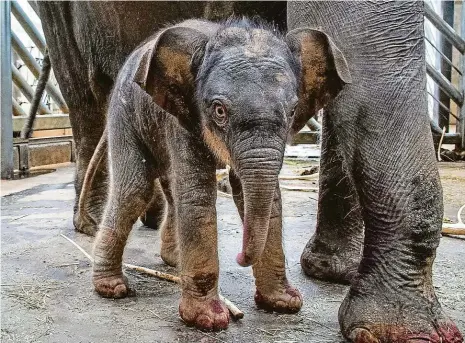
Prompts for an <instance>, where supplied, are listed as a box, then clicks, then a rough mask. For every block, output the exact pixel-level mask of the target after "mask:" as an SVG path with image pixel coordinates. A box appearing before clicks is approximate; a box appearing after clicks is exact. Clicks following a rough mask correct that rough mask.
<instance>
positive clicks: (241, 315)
mask: <svg viewBox="0 0 465 343" xmlns="http://www.w3.org/2000/svg"><path fill="white" fill-rule="evenodd" d="M60 236H62V237H63V238H64V239H66V240H67V241H68V242H70V243H71V244H73V245H74V246H75V247H76V248H78V249H79V250H80V251H81V252H82V253H83V254H84V255H85V256H86V257H87V258H88V259H89V260H90V261H91V262H92V263H93V262H94V260H93V258H92V256H90V255H89V254H88V253H87V252H86V251H85V250H84V249H83V248H81V247H80V246H79V245H78V244H77V243H76V242H75V241H73V240H72V239H71V238H69V237H66V236H65V235H63V234H60ZM123 266H124V267H125V268H127V269H132V270H136V271H138V272H140V273H144V274H147V275H150V276H155V277H157V278H159V279H162V280H165V281H170V282H174V283H177V284H180V283H181V279H180V278H179V277H178V276H175V275H171V274H168V273H163V272H160V271H158V270H154V269H149V268H145V267H140V266H136V265H134V264H129V263H123ZM219 298H220V300H221V301H222V302H223V303H224V304H225V305H226V307H227V308H228V310H229V312H230V313H231V315H232V317H233V319H234V320H238V319H242V318H244V312H242V311H241V310H239V309H238V308H237V306H236V305H234V304H233V303H232V302H231V301H230V300H229V299H227V298H225V297H223V296H222V295H221V294H220V295H219Z"/></svg>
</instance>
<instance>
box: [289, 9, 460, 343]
mask: <svg viewBox="0 0 465 343" xmlns="http://www.w3.org/2000/svg"><path fill="white" fill-rule="evenodd" d="M288 26H289V29H294V28H297V27H303V26H310V27H319V28H321V29H322V30H323V31H325V32H326V33H328V34H329V35H331V36H332V37H334V39H335V42H336V44H337V45H338V46H340V47H341V48H342V51H343V53H344V55H345V56H346V58H347V61H348V64H349V68H350V72H351V74H352V77H353V83H352V84H351V85H348V86H346V87H345V88H344V89H343V91H342V92H341V93H340V94H339V96H338V97H337V99H336V100H335V101H334V102H333V103H332V104H331V105H330V106H328V108H327V109H326V110H325V116H324V120H323V121H324V123H323V142H322V160H321V169H320V174H321V175H320V195H319V197H320V199H319V209H318V222H317V228H316V233H315V235H314V236H313V237H312V238H311V240H310V241H309V242H308V244H307V247H306V248H305V250H304V252H303V254H302V260H301V262H302V268H303V269H304V271H305V272H306V273H307V274H308V275H311V276H314V277H317V278H321V279H325V280H333V281H334V280H336V281H339V282H349V281H352V284H351V288H350V291H349V293H348V295H347V296H346V298H345V300H344V302H343V303H342V305H341V308H340V311H339V322H340V325H341V330H342V333H343V334H344V336H345V337H346V338H347V339H349V340H350V341H352V342H359V343H361V342H383V343H384V342H434V343H439V342H443V343H444V342H448V343H452V342H454V343H456V342H457V343H458V342H463V339H462V336H461V334H460V333H459V331H458V329H457V327H456V326H455V324H454V323H452V322H451V321H450V320H449V319H448V318H447V317H446V316H445V314H444V313H443V311H442V309H441V306H440V304H439V303H438V301H437V299H436V295H435V293H434V288H433V285H432V278H431V274H432V264H433V260H434V257H435V251H436V248H437V246H438V243H439V238H440V231H441V222H442V213H443V207H442V192H441V185H440V181H439V178H438V172H437V167H436V164H435V157H434V152H433V149H432V147H433V144H432V139H431V131H430V128H429V121H428V118H427V115H426V113H427V106H426V96H425V85H426V81H425V80H426V74H425V59H424V49H425V48H424V33H423V3H422V2H412V1H402V2H374V1H373V2H371V1H360V2H347V1H344V2H308V3H302V2H292V3H289V5H288ZM413 156H415V158H413ZM364 227H365V231H364V232H363V228H364ZM363 234H364V235H365V237H364V241H363ZM362 250H363V254H362V255H361V254H360V253H361V251H362ZM360 258H361V260H360ZM359 262H360V265H359Z"/></svg>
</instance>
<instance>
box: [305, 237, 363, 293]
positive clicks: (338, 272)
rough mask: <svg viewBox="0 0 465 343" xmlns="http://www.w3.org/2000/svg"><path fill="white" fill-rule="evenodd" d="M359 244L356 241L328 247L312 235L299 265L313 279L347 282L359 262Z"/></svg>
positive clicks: (349, 280) (353, 275) (352, 276)
mask: <svg viewBox="0 0 465 343" xmlns="http://www.w3.org/2000/svg"><path fill="white" fill-rule="evenodd" d="M360 244H361V243H359V242H357V243H355V244H347V245H345V246H343V245H341V246H340V247H338V249H330V248H328V246H327V245H325V244H322V243H321V242H318V240H317V237H315V236H314V237H313V238H312V239H310V241H309V242H308V243H307V245H306V246H305V249H304V251H303V252H302V255H301V256H300V264H301V267H302V269H303V271H304V272H305V274H306V275H308V276H310V277H313V278H315V279H320V280H325V281H331V282H337V283H342V284H349V283H350V282H351V281H352V279H353V278H354V277H355V275H356V274H357V269H358V265H359V264H360V258H361V256H360Z"/></svg>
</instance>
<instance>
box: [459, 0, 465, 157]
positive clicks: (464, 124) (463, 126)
mask: <svg viewBox="0 0 465 343" xmlns="http://www.w3.org/2000/svg"><path fill="white" fill-rule="evenodd" d="M461 5H462V22H461V23H460V26H461V29H460V30H461V34H462V39H465V3H464V2H463V1H462V4H461ZM461 59H462V80H461V81H462V82H461V88H462V94H463V96H464V97H465V51H464V52H462V58H461ZM457 132H458V133H459V134H460V137H461V139H462V141H461V144H460V148H461V150H465V101H464V103H463V104H462V106H461V107H460V120H459V121H457Z"/></svg>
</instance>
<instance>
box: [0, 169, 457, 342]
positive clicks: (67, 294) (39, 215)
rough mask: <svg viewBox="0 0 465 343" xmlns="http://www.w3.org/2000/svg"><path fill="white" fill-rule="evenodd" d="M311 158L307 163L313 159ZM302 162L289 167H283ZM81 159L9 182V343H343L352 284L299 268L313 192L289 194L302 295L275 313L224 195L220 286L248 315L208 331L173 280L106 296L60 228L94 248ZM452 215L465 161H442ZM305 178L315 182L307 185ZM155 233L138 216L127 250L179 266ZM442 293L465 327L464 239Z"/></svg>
mask: <svg viewBox="0 0 465 343" xmlns="http://www.w3.org/2000/svg"><path fill="white" fill-rule="evenodd" d="M307 165H308V164H307ZM296 167H298V165H296V164H295V163H290V164H287V165H286V170H287V171H289V169H294V168H296ZM73 173H74V166H73V165H66V166H61V167H58V169H57V171H56V172H54V173H52V174H47V175H42V176H37V177H35V178H30V179H26V180H18V181H8V182H5V181H2V184H1V186H2V187H1V188H2V199H1V205H2V213H1V225H2V230H1V278H2V279H1V341H2V342H60V343H62V342H98V343H105V342H197V341H200V342H328V343H329V342H332V343H334V342H342V341H343V339H342V337H341V335H340V333H339V325H338V322H337V311H338V308H339V304H340V302H341V300H342V299H343V297H344V295H345V293H346V291H347V287H346V286H341V285H335V284H330V283H326V282H321V281H315V280H311V279H309V278H307V277H306V276H305V275H303V274H302V272H301V268H300V265H299V264H300V263H299V257H300V253H301V251H302V249H303V247H304V246H305V244H306V242H307V240H308V238H309V237H310V236H311V235H312V233H313V231H314V226H315V220H316V216H315V213H316V205H317V203H316V201H315V200H314V199H315V198H316V194H314V193H304V192H292V191H283V198H284V199H283V202H284V216H285V218H284V246H285V250H286V254H287V268H288V275H289V279H290V280H291V281H292V282H293V283H294V285H296V286H297V287H298V288H299V289H300V291H301V292H302V294H303V296H304V306H303V309H302V311H301V312H300V313H298V314H296V315H276V314H269V313H265V312H263V311H259V310H257V309H256V308H255V306H254V301H253V291H254V284H253V278H252V275H251V269H250V268H241V267H239V266H238V265H237V264H236V263H235V261H234V258H235V255H236V253H237V252H238V251H239V249H240V246H241V229H240V221H239V217H238V215H237V213H236V210H235V208H234V205H233V202H232V199H228V198H221V197H220V198H218V203H217V206H218V231H219V245H220V263H221V276H220V285H221V292H222V293H223V295H224V296H226V297H227V298H229V299H230V300H232V301H233V302H234V303H235V304H236V305H237V306H238V307H239V308H240V309H242V310H243V311H244V313H245V317H244V319H243V320H241V321H239V322H232V323H231V324H230V327H229V329H228V330H227V331H223V332H220V333H203V332H200V331H197V330H195V329H192V328H187V327H186V326H185V325H184V324H183V323H182V322H181V320H180V319H179V317H178V311H177V302H178V298H179V294H180V292H179V289H178V287H177V286H176V285H174V284H170V283H168V282H164V281H159V280H156V279H153V278H149V277H145V276H143V275H140V274H138V273H136V272H128V273H127V274H128V278H129V281H130V284H131V286H132V288H133V289H135V291H136V296H134V297H129V298H126V299H121V300H117V301H115V300H109V299H103V298H100V297H99V296H98V295H97V294H96V293H95V292H94V291H93V287H92V284H91V266H90V264H89V261H88V260H87V259H86V258H85V257H84V256H83V255H82V254H81V252H79V251H78V250H77V249H76V248H74V247H73V246H72V245H70V243H69V242H67V241H66V240H65V239H63V238H62V237H61V236H60V234H61V233H63V234H65V235H67V236H68V237H70V238H72V239H73V240H75V241H76V242H77V243H78V244H80V245H81V246H82V247H84V248H85V249H86V250H87V251H89V252H90V251H91V246H92V238H90V237H87V236H85V235H83V234H79V233H76V232H75V231H74V229H73V225H72V208H73V198H74V188H73V183H72V179H73ZM441 177H442V180H443V186H444V198H445V203H446V210H445V214H446V217H449V218H450V219H452V220H455V213H456V212H457V209H458V208H459V207H460V205H462V204H464V203H465V192H464V190H465V165H464V164H441ZM305 185H311V184H309V182H306V183H305ZM158 252H159V238H158V232H156V231H153V230H150V229H147V228H145V227H144V226H142V224H140V223H137V224H136V225H135V228H134V230H133V233H132V237H131V238H130V241H129V244H128V246H127V248H126V251H125V257H124V260H125V261H126V262H128V263H133V264H137V265H142V266H146V267H149V268H153V269H158V270H162V271H167V272H171V273H175V272H176V271H175V270H173V269H172V268H169V267H166V266H165V265H164V264H163V263H162V261H161V259H160V257H159V254H158ZM434 282H435V286H436V292H437V295H438V297H439V299H440V301H441V302H442V304H443V306H444V309H445V310H446V312H447V313H448V314H449V315H450V316H451V318H453V319H454V320H455V322H456V323H457V325H458V326H459V329H460V330H461V331H462V332H465V240H462V239H457V238H449V237H443V238H442V240H441V244H440V246H439V249H438V254H437V258H436V263H435V267H434Z"/></svg>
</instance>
